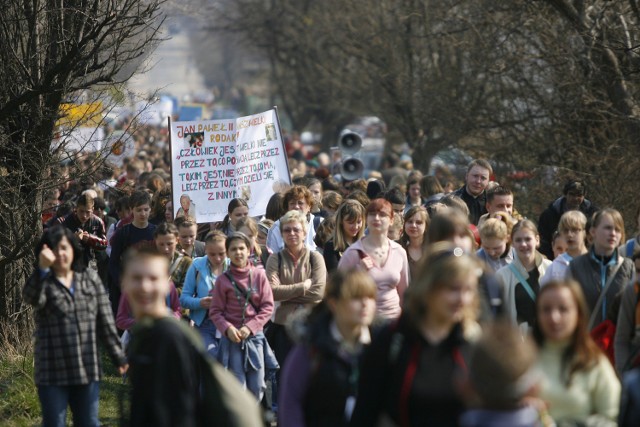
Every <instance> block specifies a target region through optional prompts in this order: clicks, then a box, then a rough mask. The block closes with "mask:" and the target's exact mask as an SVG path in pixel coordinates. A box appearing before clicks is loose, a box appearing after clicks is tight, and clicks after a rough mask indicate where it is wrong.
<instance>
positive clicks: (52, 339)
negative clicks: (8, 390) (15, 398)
mask: <svg viewBox="0 0 640 427" xmlns="http://www.w3.org/2000/svg"><path fill="white" fill-rule="evenodd" d="M36 254H37V256H38V262H37V266H36V271H35V272H34V273H33V274H32V275H31V277H30V278H29V280H28V281H27V284H26V285H25V287H24V291H23V294H24V299H25V301H26V302H27V303H29V304H31V305H32V306H34V308H35V318H36V333H35V336H36V344H35V351H34V353H35V383H36V385H37V387H38V397H39V398H40V406H41V408H42V422H43V425H45V426H49V425H51V426H64V425H65V424H66V419H67V406H70V407H71V412H72V413H73V424H74V425H77V426H99V425H100V423H99V421H98V396H99V381H100V372H101V369H100V353H99V351H98V340H100V341H101V342H102V344H103V345H104V348H105V349H106V350H107V353H108V354H109V356H111V359H112V360H113V362H114V363H115V365H116V366H119V370H120V373H124V372H126V368H127V364H126V360H125V357H124V354H123V352H122V349H121V347H120V340H119V338H118V333H117V331H116V327H115V324H114V321H113V314H112V312H111V305H110V304H109V299H108V297H107V294H106V292H105V290H104V286H103V285H102V282H101V281H100V278H99V277H98V275H97V273H96V272H94V271H93V270H91V269H86V267H85V266H84V265H83V257H82V248H81V246H80V243H79V242H78V239H77V238H76V236H75V235H74V234H73V232H72V231H71V230H69V229H67V228H64V227H62V226H57V227H53V228H50V229H49V230H47V232H45V234H44V236H43V237H42V239H41V241H40V243H39V244H38V247H37V248H36Z"/></svg>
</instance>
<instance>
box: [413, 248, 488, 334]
mask: <svg viewBox="0 0 640 427" xmlns="http://www.w3.org/2000/svg"><path fill="white" fill-rule="evenodd" d="M481 273H482V267H481V265H480V264H479V262H478V261H477V260H476V259H475V258H473V257H471V256H469V255H467V254H465V253H464V252H463V251H462V249H460V248H456V247H455V246H454V245H453V244H451V243H450V242H436V243H434V244H432V245H431V246H430V247H429V250H428V252H427V254H426V256H425V258H424V261H423V262H422V264H421V265H420V266H419V268H418V274H417V275H416V277H415V278H414V279H413V280H412V282H411V286H410V287H409V288H408V289H407V293H406V294H405V302H406V306H405V310H406V311H407V313H408V314H409V316H410V317H411V318H412V319H413V322H414V323H415V324H420V323H421V322H423V321H424V316H425V314H426V313H427V301H429V300H432V299H433V296H434V295H435V294H436V293H438V292H441V291H442V290H444V289H446V288H447V287H449V286H450V285H451V284H452V283H453V282H454V281H455V280H459V279H462V278H465V279H466V278H467V277H469V276H470V275H472V276H473V277H476V288H475V295H474V299H473V302H472V303H471V304H470V305H469V306H468V307H466V308H465V310H464V313H463V319H462V326H463V328H466V329H469V330H471V329H474V328H475V327H477V318H478V313H479V306H480V300H479V295H478V283H477V278H478V277H479V276H480V274H481Z"/></svg>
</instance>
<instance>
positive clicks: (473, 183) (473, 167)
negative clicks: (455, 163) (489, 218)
mask: <svg viewBox="0 0 640 427" xmlns="http://www.w3.org/2000/svg"><path fill="white" fill-rule="evenodd" d="M492 174H493V169H492V168H491V165H490V164H489V162H488V161H486V160H484V159H475V160H472V161H471V162H470V163H469V165H468V166H467V174H466V175H465V178H464V185H463V186H462V187H461V188H459V189H457V190H456V191H454V192H453V194H454V195H455V196H457V197H460V198H461V199H462V200H463V201H464V202H465V203H466V205H467V207H468V208H469V222H470V223H471V224H473V225H478V221H479V220H480V217H481V216H482V215H484V214H486V213H487V208H486V206H485V205H486V203H487V195H486V191H485V190H486V189H487V186H488V185H489V180H490V179H491V178H490V177H491V175H492Z"/></svg>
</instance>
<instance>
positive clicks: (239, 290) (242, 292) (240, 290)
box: [223, 271, 260, 313]
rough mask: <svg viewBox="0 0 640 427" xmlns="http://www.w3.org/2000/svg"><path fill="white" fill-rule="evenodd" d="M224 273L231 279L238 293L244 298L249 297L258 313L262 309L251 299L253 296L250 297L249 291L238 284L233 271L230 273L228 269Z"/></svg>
mask: <svg viewBox="0 0 640 427" xmlns="http://www.w3.org/2000/svg"><path fill="white" fill-rule="evenodd" d="M223 274H224V275H225V276H227V279H229V281H230V282H231V285H232V286H233V287H234V289H235V290H236V291H238V293H239V294H240V295H242V297H243V298H247V301H249V304H251V307H253V309H254V310H255V311H256V313H258V312H259V311H260V310H258V307H256V305H255V304H254V303H253V301H251V298H248V292H247V291H246V290H244V289H242V288H241V287H240V286H238V283H237V282H236V281H235V279H234V278H233V276H232V275H231V273H229V272H228V271H225V272H224V273H223Z"/></svg>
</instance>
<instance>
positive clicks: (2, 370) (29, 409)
mask: <svg viewBox="0 0 640 427" xmlns="http://www.w3.org/2000/svg"><path fill="white" fill-rule="evenodd" d="M0 326H2V329H3V331H4V332H5V334H1V333H0V337H4V339H2V338H0V339H1V340H2V341H3V342H0V427H33V426H39V425H41V422H42V420H41V417H40V401H39V400H38V392H37V389H36V386H35V383H34V380H33V346H32V344H31V342H30V337H31V334H30V331H28V332H24V331H23V333H22V334H19V335H18V334H16V332H17V331H11V332H10V334H7V328H11V327H8V326H7V325H0ZM3 331H0V332H3ZM18 336H27V337H29V339H11V337H12V338H16V337H18ZM8 337H9V338H8ZM25 341H26V342H25ZM101 358H102V360H101V361H102V368H103V377H102V381H101V383H100V409H99V414H98V415H99V417H100V423H101V424H102V425H103V426H118V425H119V422H120V410H119V405H120V400H121V398H122V397H123V393H124V390H125V387H126V386H125V385H123V382H122V377H121V376H120V375H119V374H118V372H117V371H116V368H115V367H114V366H113V364H112V363H111V360H110V359H109V358H108V357H107V356H106V354H104V353H103V354H102V356H101ZM71 424H72V423H71V413H70V411H69V412H68V414H67V425H71Z"/></svg>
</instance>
